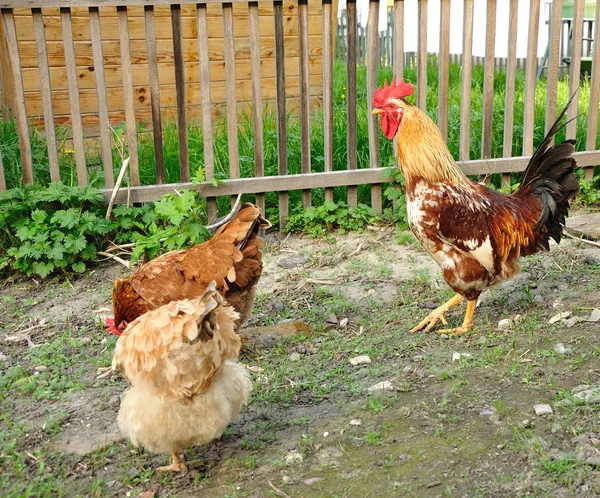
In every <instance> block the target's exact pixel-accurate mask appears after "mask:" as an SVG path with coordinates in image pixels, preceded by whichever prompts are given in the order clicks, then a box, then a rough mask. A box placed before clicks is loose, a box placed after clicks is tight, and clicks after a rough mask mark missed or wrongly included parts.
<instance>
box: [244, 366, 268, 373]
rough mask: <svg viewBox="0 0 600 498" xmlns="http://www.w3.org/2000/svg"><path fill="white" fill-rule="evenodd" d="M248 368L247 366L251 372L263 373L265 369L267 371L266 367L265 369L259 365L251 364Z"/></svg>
mask: <svg viewBox="0 0 600 498" xmlns="http://www.w3.org/2000/svg"><path fill="white" fill-rule="evenodd" d="M246 368H247V369H248V370H250V371H251V372H257V373H261V372H264V371H265V369H264V368H261V367H259V366H258V365H253V366H251V367H246Z"/></svg>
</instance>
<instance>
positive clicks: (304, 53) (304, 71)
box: [298, 0, 311, 209]
mask: <svg viewBox="0 0 600 498" xmlns="http://www.w3.org/2000/svg"><path fill="white" fill-rule="evenodd" d="M298 45H299V61H300V130H301V132H300V140H301V143H300V158H301V159H300V160H301V162H302V173H310V172H311V166H310V81H309V80H310V74H309V65H308V62H309V61H308V55H309V54H308V0H298ZM310 194H311V191H310V190H303V191H302V207H304V208H305V209H306V208H307V207H309V206H310V204H311V195H310Z"/></svg>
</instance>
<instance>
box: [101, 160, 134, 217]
mask: <svg viewBox="0 0 600 498" xmlns="http://www.w3.org/2000/svg"><path fill="white" fill-rule="evenodd" d="M129 159H130V158H129V157H128V158H127V159H125V160H124V161H123V166H121V171H119V176H118V177H117V182H116V183H115V188H113V191H112V194H111V196H110V202H109V203H108V208H107V209H106V219H107V220H108V219H110V214H111V213H112V208H113V205H114V203H115V199H116V198H117V193H118V192H119V189H120V188H121V182H123V177H124V176H125V172H126V171H127V168H128V167H129Z"/></svg>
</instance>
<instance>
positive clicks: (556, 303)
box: [552, 297, 563, 309]
mask: <svg viewBox="0 0 600 498" xmlns="http://www.w3.org/2000/svg"><path fill="white" fill-rule="evenodd" d="M562 306H563V302H562V298H560V297H559V298H558V299H557V300H556V301H554V302H553V303H552V307H553V308H554V309H558V308H562Z"/></svg>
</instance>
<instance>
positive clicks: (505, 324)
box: [498, 318, 513, 330]
mask: <svg viewBox="0 0 600 498" xmlns="http://www.w3.org/2000/svg"><path fill="white" fill-rule="evenodd" d="M512 325H513V321H512V320H511V319H510V318H505V319H504V320H500V321H499V322H498V330H510V329H511V328H512Z"/></svg>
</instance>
